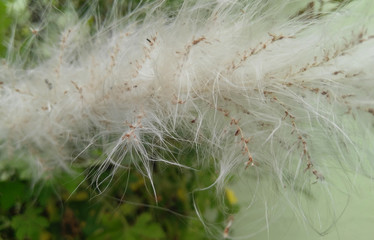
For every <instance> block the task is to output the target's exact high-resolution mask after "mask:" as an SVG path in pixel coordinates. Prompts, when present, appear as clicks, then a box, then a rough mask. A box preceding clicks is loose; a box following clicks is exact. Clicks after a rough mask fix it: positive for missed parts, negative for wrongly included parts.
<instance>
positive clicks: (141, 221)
mask: <svg viewBox="0 0 374 240" xmlns="http://www.w3.org/2000/svg"><path fill="white" fill-rule="evenodd" d="M152 220H153V221H154V219H152V216H151V215H150V214H149V213H143V214H141V215H140V216H139V217H138V219H137V220H136V223H135V225H134V226H133V227H132V228H130V231H131V232H133V233H135V234H136V235H138V236H139V237H143V238H144V237H145V238H151V239H160V238H164V237H165V233H164V231H163V230H162V228H161V226H160V224H158V223H156V222H152Z"/></svg>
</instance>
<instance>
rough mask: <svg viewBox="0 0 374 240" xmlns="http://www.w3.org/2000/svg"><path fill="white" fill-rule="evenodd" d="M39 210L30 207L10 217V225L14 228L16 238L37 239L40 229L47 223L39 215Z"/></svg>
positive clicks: (46, 225)
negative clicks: (22, 212) (20, 213)
mask: <svg viewBox="0 0 374 240" xmlns="http://www.w3.org/2000/svg"><path fill="white" fill-rule="evenodd" d="M41 211H42V210H41V209H39V208H31V207H30V208H28V209H27V210H26V211H25V213H24V214H22V215H17V216H15V217H13V218H12V220H11V227H12V228H13V229H14V230H15V232H16V237H17V239H25V238H30V239H39V236H40V234H41V233H42V231H43V230H44V229H45V228H46V227H48V225H49V223H48V221H47V219H46V218H45V217H42V216H40V213H41Z"/></svg>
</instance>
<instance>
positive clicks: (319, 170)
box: [0, 0, 374, 218]
mask: <svg viewBox="0 0 374 240" xmlns="http://www.w3.org/2000/svg"><path fill="white" fill-rule="evenodd" d="M308 3H309V2H308V1H289V0H287V1H275V0H274V1H265V0H253V1H222V0H221V1H219V0H216V1H214V0H206V1H205V0H197V1H185V3H184V4H183V6H182V7H181V8H180V10H179V12H178V13H177V14H175V16H174V17H171V18H170V17H168V16H169V15H168V12H167V10H165V8H163V7H162V6H163V5H162V3H161V2H157V3H153V4H148V5H146V6H145V7H143V8H140V9H138V10H136V11H135V12H134V13H133V14H132V15H131V16H129V17H128V18H125V19H122V20H118V21H114V22H112V23H111V24H106V25H105V27H104V28H102V29H100V31H99V33H98V34H96V35H95V36H94V37H89V35H88V34H87V33H86V32H87V31H86V29H85V22H84V21H83V22H78V23H76V24H74V25H70V26H69V27H68V28H67V29H66V30H65V31H64V32H62V33H61V35H60V41H59V42H56V43H54V45H51V48H50V49H49V51H50V53H49V54H50V58H49V59H48V60H46V61H41V62H40V63H38V64H37V66H35V67H33V68H31V69H27V70H25V69H23V68H22V67H21V66H18V65H17V63H10V62H4V63H3V64H1V66H0V81H1V83H2V84H1V85H0V98H1V99H0V116H1V118H0V136H1V138H0V144H1V145H0V147H1V152H2V155H1V157H2V159H10V158H12V159H17V158H18V157H19V158H24V159H27V161H28V162H29V163H30V165H31V166H33V167H35V174H36V175H39V176H47V175H51V176H53V171H56V170H57V171H58V170H60V169H61V168H63V169H66V170H69V168H70V166H71V164H74V163H76V162H77V161H79V162H81V161H83V160H86V161H93V159H92V157H90V150H92V149H98V148H99V149H102V150H103V152H104V154H103V155H102V156H101V157H99V158H98V159H94V160H95V161H97V162H98V163H99V164H100V165H101V167H100V169H99V171H98V172H96V173H93V174H95V175H96V176H97V179H99V176H100V174H101V173H102V172H103V171H105V170H106V169H107V168H112V169H113V174H115V173H116V171H117V170H118V169H126V168H136V169H137V170H138V171H139V172H141V173H142V174H143V175H144V176H145V177H146V178H148V179H149V181H150V182H152V164H151V163H152V162H153V161H163V162H168V163H169V164H170V165H171V167H185V168H191V169H199V168H201V169H204V167H203V166H204V164H206V163H207V162H210V163H212V161H211V160H212V159H213V160H214V164H215V168H216V171H217V180H216V182H215V183H214V185H213V186H217V187H218V189H222V187H223V186H225V185H226V184H227V178H228V177H229V176H231V175H233V174H235V175H238V176H241V177H240V178H241V179H246V178H248V179H254V180H253V181H252V180H251V181H249V180H246V181H247V182H249V184H253V185H256V186H260V189H268V188H269V187H270V186H271V188H272V189H274V186H276V187H275V188H276V189H278V190H277V195H282V194H283V195H287V199H289V201H290V202H291V203H292V204H294V206H295V209H297V208H298V204H297V195H299V194H301V193H300V192H299V191H297V189H304V188H310V186H312V184H313V182H315V181H317V182H318V183H317V184H321V185H323V186H324V187H323V188H325V190H326V191H327V192H328V191H330V188H331V187H333V184H331V182H334V181H335V180H336V179H335V180H334V179H329V173H330V171H332V169H336V168H338V169H339V171H341V172H342V173H344V172H345V171H352V172H354V173H360V174H365V175H368V176H372V172H371V171H372V166H373V161H372V160H373V159H372V158H373V153H374V151H373V140H374V138H373V136H374V131H373V123H374V121H373V120H374V91H373V89H374V81H373V76H374V67H373V66H374V29H373V24H372V21H373V16H374V15H373V13H374V6H373V1H371V0H357V1H352V2H351V3H349V4H347V5H346V6H344V7H343V8H341V9H338V10H336V11H332V12H331V13H329V11H328V10H326V9H325V8H324V9H322V14H321V15H317V14H318V13H317V9H318V8H317V6H315V8H314V11H315V12H314V14H310V15H302V14H301V15H298V14H297V13H298V11H299V10H300V9H303V8H304V7H305V6H307V4H308ZM333 7H334V6H332V8H333ZM143 13H146V17H145V18H144V20H142V21H139V22H136V20H134V19H136V17H135V16H137V15H141V14H143ZM308 16H309V17H308ZM313 16H314V17H313ZM44 47H45V46H44ZM34 51H35V52H37V51H38V50H37V49H36V50H34ZM44 51H45V49H44ZM177 142H178V143H180V145H178V146H181V145H183V146H188V147H190V148H193V149H196V151H197V152H198V153H199V156H198V159H196V163H193V164H187V163H184V162H180V161H178V159H164V158H163V157H162V153H164V152H165V151H176V149H175V148H173V149H171V145H173V144H174V143H177ZM74 160H75V161H74ZM191 171H193V170H191ZM345 177H346V175H345V174H342V178H341V179H345ZM256 179H257V180H256ZM266 179H267V180H266ZM101 184H102V182H101V180H100V181H97V187H98V189H99V190H100V191H103V190H104V189H103V187H101ZM207 187H208V186H207ZM157 188H158V186H153V192H154V194H157ZM264 191H265V190H264ZM266 191H267V190H266ZM294 195H295V196H294ZM243 211H245V210H243ZM248 214H250V211H249V210H248ZM301 218H303V217H301Z"/></svg>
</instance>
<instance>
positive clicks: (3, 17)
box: [0, 1, 11, 58]
mask: <svg viewBox="0 0 374 240" xmlns="http://www.w3.org/2000/svg"><path fill="white" fill-rule="evenodd" d="M10 23H11V21H10V18H9V17H8V15H7V12H6V5H5V3H4V2H3V1H0V58H4V57H5V54H6V47H5V46H4V39H5V36H6V34H7V31H9V26H10Z"/></svg>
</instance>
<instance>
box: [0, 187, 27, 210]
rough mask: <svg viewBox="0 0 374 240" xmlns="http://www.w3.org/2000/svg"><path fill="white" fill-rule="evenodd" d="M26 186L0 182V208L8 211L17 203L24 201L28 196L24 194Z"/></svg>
mask: <svg viewBox="0 0 374 240" xmlns="http://www.w3.org/2000/svg"><path fill="white" fill-rule="evenodd" d="M25 191H26V186H25V185H24V184H23V183H22V182H20V181H16V182H10V181H6V182H0V207H1V208H2V209H4V210H8V209H9V208H10V207H12V206H14V204H15V203H17V201H21V202H22V201H24V200H26V199H27V197H28V194H25Z"/></svg>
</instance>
